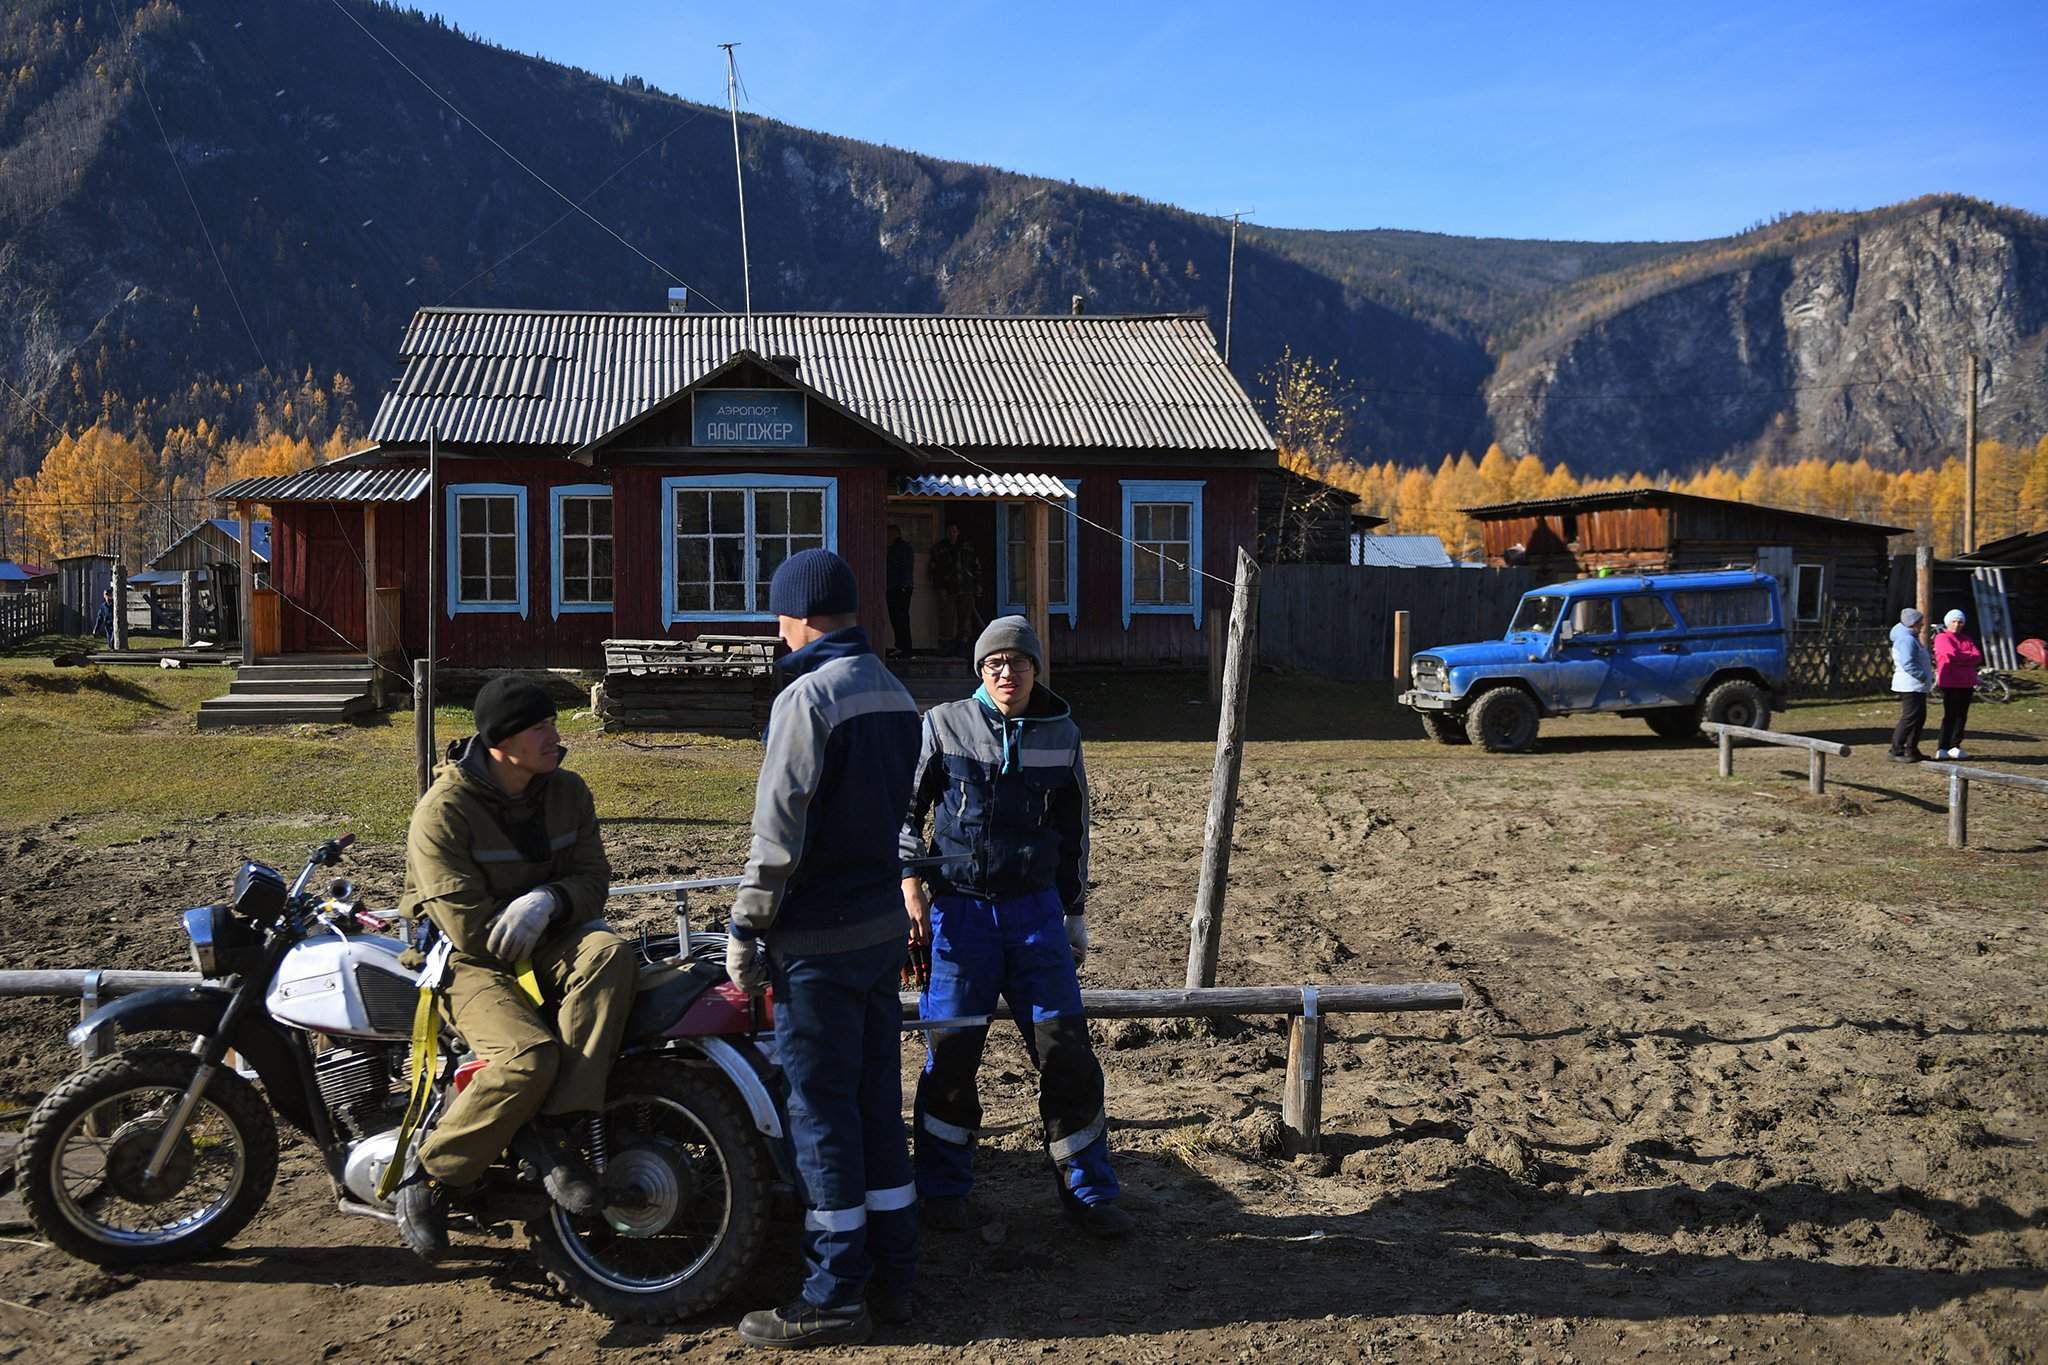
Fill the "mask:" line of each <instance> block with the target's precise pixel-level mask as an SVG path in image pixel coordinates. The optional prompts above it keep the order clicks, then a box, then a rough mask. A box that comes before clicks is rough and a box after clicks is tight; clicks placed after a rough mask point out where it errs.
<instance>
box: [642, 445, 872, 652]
mask: <svg viewBox="0 0 2048 1365" xmlns="http://www.w3.org/2000/svg"><path fill="white" fill-rule="evenodd" d="M838 548H839V480H837V479H833V478H823V477H810V476H807V475H802V474H692V475H684V476H679V477H676V478H668V479H663V480H662V481H661V571H662V572H661V582H662V588H661V613H662V623H663V624H664V625H674V624H675V623H676V622H678V621H772V620H774V619H775V613H774V612H772V611H770V610H768V580H769V579H770V578H772V577H773V576H774V574H775V570H776V567H777V566H778V565H780V564H781V563H782V561H783V560H785V559H787V558H789V556H791V555H793V554H795V553H797V552H798V551H800V550H815V549H826V550H837V549H838Z"/></svg>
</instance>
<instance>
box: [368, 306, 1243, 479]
mask: <svg viewBox="0 0 2048 1365" xmlns="http://www.w3.org/2000/svg"><path fill="white" fill-rule="evenodd" d="M745 326H746V324H745V322H744V320H743V319H741V318H738V317H731V316H709V315H704V314H678V313H543V312H521V311H504V310H495V309H467V308H425V309H421V310H420V311H419V312H418V313H417V314H415V315H414V317H413V320H412V324H411V325H410V326H409V327H407V328H406V333H405V339H404V340H403V342H402V343H401V344H400V347H399V353H400V358H401V360H402V361H403V362H404V367H405V368H404V372H403V373H402V374H401V375H400V376H399V380H398V384H397V387H396V388H395V389H393V390H392V391H391V392H389V393H387V394H385V395H384V398H383V401H382V403H381V404H380V405H379V407H378V409H377V417H376V420H375V421H374V422H373V423H372V424H371V427H370V438H371V439H372V440H373V441H376V442H378V443H380V444H382V445H383V446H385V447H387V448H390V447H423V446H424V445H425V444H426V441H427V434H428V432H429V430H431V429H436V428H438V430H439V432H440V436H441V439H442V440H443V441H445V442H447V443H449V444H451V445H464V446H476V445H492V444H504V445H519V446H528V447H531V446H569V447H575V446H581V445H585V444H588V443H590V442H592V441H595V440H597V439H599V438H601V437H603V436H604V435H606V434H607V433H609V432H612V431H615V430H617V429H618V428H619V427H620V426H622V425H624V424H625V423H626V422H629V421H631V420H632V419H633V418H635V417H637V416H639V415H640V414H642V413H644V412H646V411H647V410H648V409H649V408H651V407H653V406H655V405H656V404H657V403H659V402H661V401H662V400H663V399H665V398H668V397H670V396H671V395H673V394H674V393H676V392H677V391H678V390H679V389H682V388H685V387H687V386H688V385H689V384H691V383H694V382H695V381H696V380H698V379H700V378H702V377H703V376H705V375H706V374H709V373H710V372H711V371H713V370H714V369H716V368H718V367H719V366H721V365H723V364H725V363H726V362H727V361H729V360H731V359H732V358H733V356H734V355H735V354H736V353H738V352H739V351H740V350H742V349H743V348H746V349H752V350H753V351H754V352H755V353H756V354H759V355H763V356H794V357H795V358H796V360H797V362H798V371H797V373H798V376H799V377H800V378H801V379H802V380H803V381H804V382H805V383H807V384H810V385H813V386H814V387H816V388H817V389H818V390H819V391H820V392H822V393H825V394H828V395H830V396H831V397H832V398H835V399H837V400H838V401H839V402H841V403H844V404H845V405H846V406H847V407H848V408H850V409H851V410H852V411H854V412H856V413H858V414H859V415H860V416H862V417H864V418H866V419H867V420H868V421H870V422H873V423H874V424H875V425H876V426H879V427H881V428H883V429H884V430H886V431H889V432H891V433H893V434H894V435H895V436H896V437H898V438H899V439H900V440H903V441H905V442H907V443H908V444H911V445H915V446H922V447H926V448H931V447H936V446H979V447H984V448H990V447H994V448H1002V449H1015V448H1018V447H1039V448H1046V447H1051V448H1060V447H1075V446H1085V447H1090V448H1110V449H1115V448H1119V447H1121V448H1127V449H1134V450H1154V449H1180V450H1213V451H1242V452H1245V453H1248V454H1251V453H1264V452H1267V451H1271V450H1272V449H1273V448H1274V446H1273V438H1272V436H1271V435H1270V434H1269V433H1268V432H1267V431H1266V428H1265V424H1264V423H1263V422H1261V421H1260V420H1259V415H1258V412H1257V410H1256V409H1255V408H1254V407H1253V406H1252V403H1251V400H1250V398H1248V397H1247V396H1246V395H1245V392H1244V390H1243V388H1241V387H1240V386H1239V385H1238V383H1237V380H1236V379H1235V378H1233V377H1232V376H1231V374H1230V371H1229V370H1228V369H1227V368H1225V366H1224V364H1223V358H1222V357H1221V356H1220V355H1219V354H1218V353H1217V350H1216V338H1215V334H1214V333H1212V332H1211V331H1210V330H1209V324H1208V323H1207V321H1205V320H1204V319H1203V318H1201V317H1190V316H1176V317H1108V316H1105V317H1087V316H1082V317H1067V316H1061V317H956V316H948V315H914V314H882V313H760V314H756V315H755V317H754V326H755V335H754V339H753V342H752V345H751V347H749V346H748V339H747V335H746V331H745Z"/></svg>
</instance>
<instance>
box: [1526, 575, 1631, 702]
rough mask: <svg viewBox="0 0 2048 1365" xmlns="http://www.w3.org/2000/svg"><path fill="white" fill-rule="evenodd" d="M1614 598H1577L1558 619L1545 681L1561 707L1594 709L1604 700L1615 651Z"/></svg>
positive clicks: (1553, 698) (1552, 696) (1551, 699)
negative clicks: (1601, 694) (1555, 641)
mask: <svg viewBox="0 0 2048 1365" xmlns="http://www.w3.org/2000/svg"><path fill="white" fill-rule="evenodd" d="M1615 639H1616V637H1615V633H1614V599H1613V598H1611V597H1581V598H1578V599H1576V600H1575V601H1574V602H1573V603H1572V604H1571V607H1570V609H1569V610H1567V611H1566V612H1565V614H1564V619H1563V620H1562V621H1559V622H1558V623H1557V644H1556V645H1555V646H1554V647H1553V648H1552V651H1551V656H1550V667H1549V668H1548V669H1546V670H1545V673H1546V674H1547V676H1546V677H1545V679H1544V681H1545V683H1546V685H1547V687H1548V690H1549V692H1550V705H1551V707H1552V709H1554V710H1558V711H1590V710H1592V709H1593V708H1594V707H1595V706H1598V705H1599V704H1600V691H1601V689H1602V688H1603V687H1604V686H1605V685H1606V683H1607V672H1608V668H1609V666H1610V664H1611V662H1612V661H1613V659H1614V653H1615Z"/></svg>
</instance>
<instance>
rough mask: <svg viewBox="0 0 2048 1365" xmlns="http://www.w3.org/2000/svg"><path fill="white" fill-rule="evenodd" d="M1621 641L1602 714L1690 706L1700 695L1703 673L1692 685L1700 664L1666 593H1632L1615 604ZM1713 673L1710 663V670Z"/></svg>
mask: <svg viewBox="0 0 2048 1365" xmlns="http://www.w3.org/2000/svg"><path fill="white" fill-rule="evenodd" d="M1615 608H1616V611H1617V612H1618V613H1619V615H1620V618H1621V619H1620V623H1619V624H1620V626H1621V636H1620V639H1619V640H1617V641H1616V643H1615V651H1614V656H1613V658H1612V659H1610V660H1609V661H1608V669H1607V682H1606V685H1605V686H1604V687H1603V688H1602V689H1601V692H1600V709H1601V710H1603V711H1619V710H1622V709H1623V708H1625V707H1636V706H1685V705H1689V704H1691V702H1692V700H1693V698H1694V696H1695V695H1696V694H1697V693H1698V691H1699V687H1698V682H1699V681H1704V680H1705V675H1704V674H1702V675H1701V677H1700V678H1699V679H1698V680H1696V681H1695V680H1692V679H1691V674H1692V672H1693V671H1694V668H1695V667H1696V665H1697V664H1698V663H1699V662H1700V661H1698V660H1694V659H1690V658H1689V657H1688V655H1687V652H1686V646H1685V632H1684V631H1683V630H1681V629H1680V628H1679V625H1678V618H1677V617H1676V616H1674V615H1672V613H1671V608H1670V607H1669V606H1668V605H1667V604H1666V603H1665V601H1664V598H1663V596H1662V595H1661V594H1658V593H1654V592H1637V593H1630V594H1628V595H1627V596H1625V597H1622V598H1620V599H1618V600H1617V601H1616V603H1615ZM1708 667H1709V668H1711V664H1709V665H1708Z"/></svg>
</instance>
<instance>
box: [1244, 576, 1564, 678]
mask: <svg viewBox="0 0 2048 1365" xmlns="http://www.w3.org/2000/svg"><path fill="white" fill-rule="evenodd" d="M1550 581H1552V580H1551V579H1550V578H1548V577H1547V576H1545V575H1543V574H1540V573H1538V572H1536V571H1535V570H1532V569H1521V568H1517V569H1393V568H1385V567H1381V566H1366V567H1359V568H1353V567H1351V566H1349V565H1340V564H1277V565H1274V566H1273V567H1272V568H1269V569H1267V570H1266V573H1265V576H1264V578H1263V580H1262V581H1261V584H1260V588H1259V658H1260V660H1261V661H1262V662H1265V663H1274V664H1279V665H1281V666H1283V667H1286V668H1300V669H1306V670H1308V671H1310V672H1315V673H1325V674H1328V675H1330V676H1332V677H1336V678H1343V679H1345V680H1347V681H1360V680H1380V679H1391V677H1392V670H1393V634H1394V613H1395V612H1396V611H1405V612H1408V613H1409V615H1410V619H1411V622H1412V625H1413V639H1414V641H1415V652H1416V653H1421V652H1423V651H1424V650H1427V649H1429V648H1431V647H1433V646H1436V645H1452V644H1464V643H1467V642H1469V641H1473V640H1497V639H1499V638H1500V637H1501V635H1502V633H1503V632H1505V631H1506V630H1507V625H1508V620H1509V618H1510V617H1512V616H1513V615H1514V611H1515V604H1516V603H1517V602H1519V601H1520V600H1521V598H1522V594H1523V593H1525V592H1528V591H1529V590H1530V589H1531V588H1539V587H1542V586H1543V585H1544V584H1546V583H1549V582H1550Z"/></svg>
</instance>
